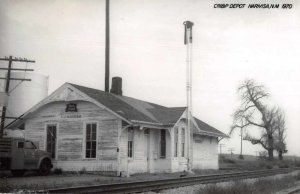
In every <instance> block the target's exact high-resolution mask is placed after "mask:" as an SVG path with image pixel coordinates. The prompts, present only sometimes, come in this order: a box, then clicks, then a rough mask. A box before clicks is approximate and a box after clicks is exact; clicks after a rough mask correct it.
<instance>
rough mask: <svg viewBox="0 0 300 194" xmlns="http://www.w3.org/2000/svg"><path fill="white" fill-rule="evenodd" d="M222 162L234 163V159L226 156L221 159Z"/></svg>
mask: <svg viewBox="0 0 300 194" xmlns="http://www.w3.org/2000/svg"><path fill="white" fill-rule="evenodd" d="M223 162H224V163H230V164H235V163H236V161H235V160H233V159H227V158H225V159H224V160H223Z"/></svg>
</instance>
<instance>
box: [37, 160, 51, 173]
mask: <svg viewBox="0 0 300 194" xmlns="http://www.w3.org/2000/svg"><path fill="white" fill-rule="evenodd" d="M50 169H51V163H50V162H49V161H48V160H43V161H42V163H41V165H40V169H39V174H40V175H41V176H46V175H48V174H49V173H50Z"/></svg>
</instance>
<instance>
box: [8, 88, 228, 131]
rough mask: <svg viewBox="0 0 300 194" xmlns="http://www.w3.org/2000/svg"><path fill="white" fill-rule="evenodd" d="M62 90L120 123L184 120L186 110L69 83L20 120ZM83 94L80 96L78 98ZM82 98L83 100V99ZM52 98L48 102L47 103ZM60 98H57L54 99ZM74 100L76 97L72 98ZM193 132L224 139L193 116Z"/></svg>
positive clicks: (170, 123) (163, 123) (166, 124)
mask: <svg viewBox="0 0 300 194" xmlns="http://www.w3.org/2000/svg"><path fill="white" fill-rule="evenodd" d="M66 88H70V89H72V88H73V89H76V90H78V91H77V92H78V94H79V96H80V97H83V99H86V100H88V101H91V102H93V103H95V104H97V105H98V106H101V107H103V108H106V109H107V110H108V111H110V112H111V113H112V114H114V115H116V116H118V117H119V118H121V119H122V120H124V121H126V122H128V123H130V124H136V125H140V124H143V125H150V126H153V127H156V128H160V127H173V126H174V125H175V124H176V123H177V122H178V121H179V120H180V119H181V118H182V119H184V117H185V115H184V113H185V112H186V107H171V108H170V107H165V106H161V105H158V104H154V103H150V102H146V101H142V100H138V99H135V98H131V97H126V96H119V95H115V94H112V93H108V92H104V91H101V90H97V89H93V88H89V87H84V86H80V85H76V84H72V83H66V84H64V85H63V86H61V87H60V88H58V89H57V90H56V91H54V92H53V93H52V94H51V95H49V96H48V97H46V98H45V99H44V100H42V101H41V102H40V103H38V104H37V105H35V106H34V107H32V108H31V109H30V110H28V111H27V112H26V113H24V114H23V115H22V116H21V117H22V118H27V117H28V116H30V115H31V114H32V113H33V112H35V111H36V110H38V109H39V108H40V107H41V106H43V105H45V104H47V103H48V102H52V100H53V98H54V101H55V100H57V99H56V96H57V95H58V96H60V94H61V93H60V92H62V91H64V90H65V89H66ZM82 95H83V96H82ZM84 96H85V97H84ZM51 99H52V100H51ZM59 99H61V98H58V100H59ZM75 99H76V98H75ZM21 123H22V120H16V121H15V122H12V123H11V124H9V127H13V128H14V127H17V126H18V125H20V124H21ZM194 126H195V127H196V128H195V129H193V131H194V133H196V134H203V135H210V136H218V137H226V136H227V135H225V134H224V133H222V132H220V131H219V130H217V129H215V128H214V127H212V126H210V125H208V124H206V123H204V122H203V121H200V120H199V119H197V118H195V117H194Z"/></svg>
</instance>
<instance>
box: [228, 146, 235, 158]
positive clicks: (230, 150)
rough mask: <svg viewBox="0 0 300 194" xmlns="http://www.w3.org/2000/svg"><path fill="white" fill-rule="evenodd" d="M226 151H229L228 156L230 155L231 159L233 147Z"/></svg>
mask: <svg viewBox="0 0 300 194" xmlns="http://www.w3.org/2000/svg"><path fill="white" fill-rule="evenodd" d="M228 151H229V152H230V157H231V159H232V155H233V151H234V148H229V149H228Z"/></svg>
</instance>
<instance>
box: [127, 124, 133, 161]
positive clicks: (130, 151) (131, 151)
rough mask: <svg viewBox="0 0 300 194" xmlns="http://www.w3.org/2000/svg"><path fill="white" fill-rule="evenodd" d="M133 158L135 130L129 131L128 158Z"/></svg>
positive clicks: (130, 129)
mask: <svg viewBox="0 0 300 194" xmlns="http://www.w3.org/2000/svg"><path fill="white" fill-rule="evenodd" d="M132 156H133V128H129V129H128V157H129V158H132Z"/></svg>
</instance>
